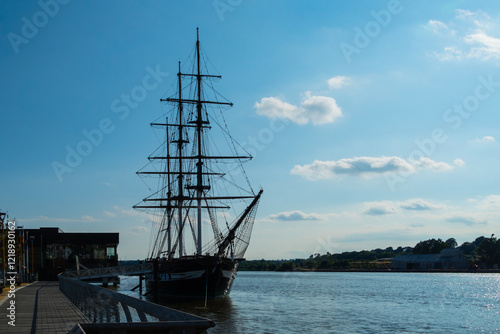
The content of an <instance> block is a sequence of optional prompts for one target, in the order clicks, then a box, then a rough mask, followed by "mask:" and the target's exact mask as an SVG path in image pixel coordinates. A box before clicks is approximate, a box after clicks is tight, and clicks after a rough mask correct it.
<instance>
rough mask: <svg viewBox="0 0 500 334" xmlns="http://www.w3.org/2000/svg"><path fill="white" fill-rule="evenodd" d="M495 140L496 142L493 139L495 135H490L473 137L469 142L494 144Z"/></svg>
mask: <svg viewBox="0 0 500 334" xmlns="http://www.w3.org/2000/svg"><path fill="white" fill-rule="evenodd" d="M495 142H496V139H495V137H492V136H484V137H482V138H475V139H474V140H471V141H470V143H472V144H478V145H488V144H494V143H495Z"/></svg>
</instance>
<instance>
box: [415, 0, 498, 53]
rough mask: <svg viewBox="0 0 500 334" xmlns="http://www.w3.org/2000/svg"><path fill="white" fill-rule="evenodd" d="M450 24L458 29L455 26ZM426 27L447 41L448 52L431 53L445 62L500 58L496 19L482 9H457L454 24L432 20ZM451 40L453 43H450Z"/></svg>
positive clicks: (445, 50) (446, 48)
mask: <svg viewBox="0 0 500 334" xmlns="http://www.w3.org/2000/svg"><path fill="white" fill-rule="evenodd" d="M450 25H453V26H454V27H456V28H457V30H453V29H451V28H450ZM424 27H425V28H426V29H427V30H429V31H432V32H433V33H435V34H436V35H437V36H440V37H441V38H443V41H445V42H446V44H447V45H446V46H445V47H444V49H443V50H444V51H439V52H431V53H429V55H431V56H433V57H435V58H437V59H439V60H441V61H450V60H463V59H465V58H469V59H480V60H483V61H487V60H490V59H500V38H497V37H495V36H494V35H493V34H492V32H491V30H493V29H492V27H493V24H492V20H491V18H490V17H489V16H488V15H487V14H486V13H484V12H482V11H477V12H472V11H470V10H465V9H457V10H456V16H455V18H454V19H453V20H452V22H451V23H450V24H446V23H444V22H441V21H437V20H430V21H429V22H428V23H427V24H426V25H424ZM451 43H453V45H450V44H451Z"/></svg>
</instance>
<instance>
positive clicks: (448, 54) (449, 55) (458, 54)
mask: <svg viewBox="0 0 500 334" xmlns="http://www.w3.org/2000/svg"><path fill="white" fill-rule="evenodd" d="M432 54H433V55H434V57H435V58H437V59H439V60H441V61H448V60H461V59H462V58H463V57H464V55H463V53H462V50H459V49H457V48H456V47H454V46H447V47H445V48H444V51H443V52H433V53H432Z"/></svg>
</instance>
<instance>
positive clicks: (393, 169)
mask: <svg viewBox="0 0 500 334" xmlns="http://www.w3.org/2000/svg"><path fill="white" fill-rule="evenodd" d="M453 168H454V166H453V165H450V164H448V163H445V162H437V161H434V160H432V159H430V158H421V159H420V160H416V161H408V160H405V159H403V158H400V157H396V156H392V157H385V156H382V157H356V158H346V159H340V160H337V161H321V160H316V161H314V162H313V163H312V164H308V165H302V166H301V165H296V166H295V167H293V169H292V170H291V173H292V174H295V175H299V176H301V177H303V178H305V179H308V180H311V181H316V180H325V179H332V178H334V177H335V176H341V175H352V176H364V177H371V176H377V175H384V174H388V173H416V172H418V171H422V170H431V171H437V172H443V171H449V170H452V169H453Z"/></svg>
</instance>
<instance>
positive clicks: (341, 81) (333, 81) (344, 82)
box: [327, 75, 352, 89]
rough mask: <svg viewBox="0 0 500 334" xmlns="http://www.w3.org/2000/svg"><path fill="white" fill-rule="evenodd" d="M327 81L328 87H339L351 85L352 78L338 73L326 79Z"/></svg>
mask: <svg viewBox="0 0 500 334" xmlns="http://www.w3.org/2000/svg"><path fill="white" fill-rule="evenodd" d="M327 83H328V86H329V87H330V88H333V89H340V88H342V87H345V86H349V85H351V84H352V79H351V78H349V77H346V76H343V75H338V76H336V77H333V78H330V79H328V81H327Z"/></svg>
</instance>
